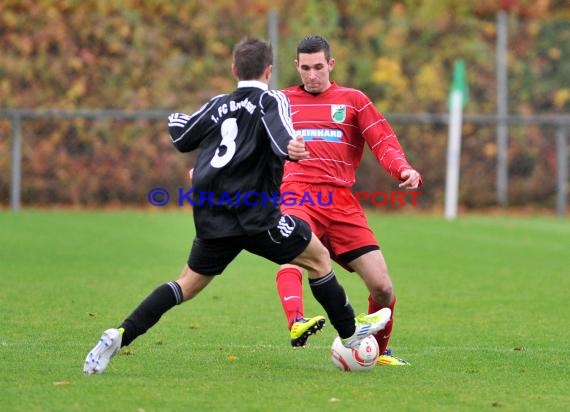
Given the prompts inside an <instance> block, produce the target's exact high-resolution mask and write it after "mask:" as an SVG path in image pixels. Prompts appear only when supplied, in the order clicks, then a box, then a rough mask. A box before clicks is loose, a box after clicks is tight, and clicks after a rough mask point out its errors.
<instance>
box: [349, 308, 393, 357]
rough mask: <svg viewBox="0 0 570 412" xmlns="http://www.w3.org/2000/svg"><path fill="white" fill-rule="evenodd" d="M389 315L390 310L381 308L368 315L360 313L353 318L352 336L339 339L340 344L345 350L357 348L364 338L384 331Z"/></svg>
mask: <svg viewBox="0 0 570 412" xmlns="http://www.w3.org/2000/svg"><path fill="white" fill-rule="evenodd" d="M391 315H392V311H391V310H390V308H383V309H380V310H379V311H378V312H374V313H371V314H369V315H365V314H362V313H361V314H360V315H358V316H357V317H356V318H355V321H356V330H355V331H354V333H353V334H352V336H350V337H348V338H344V339H341V340H342V344H343V345H344V346H345V347H347V348H355V347H357V346H358V345H359V344H360V342H361V341H362V339H364V338H365V337H366V336H369V335H373V334H375V333H377V332H379V331H381V330H382V329H384V328H385V327H386V324H387V323H388V322H389V321H390V316H391Z"/></svg>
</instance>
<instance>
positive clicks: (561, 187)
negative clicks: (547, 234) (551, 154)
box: [556, 124, 568, 216]
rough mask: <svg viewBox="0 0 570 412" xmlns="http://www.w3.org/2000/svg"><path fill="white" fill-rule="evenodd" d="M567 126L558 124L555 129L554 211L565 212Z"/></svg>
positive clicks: (566, 193)
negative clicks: (555, 182)
mask: <svg viewBox="0 0 570 412" xmlns="http://www.w3.org/2000/svg"><path fill="white" fill-rule="evenodd" d="M567 142H568V126H566V125H562V124H561V125H560V126H558V129H557V130H556V157H557V159H556V169H557V170H556V177H557V181H558V183H557V184H556V189H557V190H556V213H558V215H559V216H564V215H565V214H566V203H567V196H568V186H567V181H568V145H567Z"/></svg>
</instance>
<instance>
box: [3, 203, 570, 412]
mask: <svg viewBox="0 0 570 412" xmlns="http://www.w3.org/2000/svg"><path fill="white" fill-rule="evenodd" d="M369 219H370V223H371V225H372V227H373V228H374V229H375V232H376V235H377V237H378V238H379V239H380V241H381V242H382V247H383V250H384V254H385V256H386V258H387V260H388V264H389V266H390V271H391V274H392V278H393V280H394V284H395V287H396V292H397V295H398V306H397V307H396V323H395V328H394V332H393V335H392V341H391V346H392V348H393V349H394V351H395V353H396V354H397V355H398V356H401V357H403V358H405V359H407V360H409V361H410V362H411V364H412V365H411V366H410V367H377V368H375V369H373V370H372V371H370V372H365V373H343V372H340V371H338V370H336V369H335V368H334V366H333V364H332V362H331V361H330V358H329V353H328V351H329V346H330V343H331V342H332V340H333V338H334V330H333V328H332V327H330V326H328V327H327V328H325V330H324V331H323V332H322V333H321V334H319V335H318V336H316V337H313V338H311V340H310V341H309V343H310V346H309V347H308V348H306V349H301V350H293V349H291V348H290V347H289V344H288V331H287V329H286V321H285V317H284V315H283V314H282V311H281V306H280V303H279V301H278V299H277V295H276V292H275V282H274V278H275V269H276V267H275V265H273V264H271V263H269V262H266V261H264V260H262V259H261V258H258V257H255V256H252V255H249V254H246V253H244V254H242V255H241V256H240V257H239V258H238V259H237V260H236V261H235V262H234V264H233V265H232V266H231V267H230V268H229V269H228V270H227V271H226V272H225V273H224V274H223V275H222V276H221V277H220V278H219V279H216V280H215V281H214V282H213V283H212V284H211V285H210V287H208V288H207V289H206V290H205V291H204V292H203V293H202V294H201V295H199V296H198V297H197V298H196V299H195V300H193V301H190V302H188V303H185V304H184V305H182V306H180V307H176V308H175V309H173V310H172V311H170V312H169V313H168V314H166V315H165V316H164V317H163V319H162V320H161V322H160V323H159V324H158V325H157V326H156V327H155V328H153V329H152V330H151V331H149V332H148V333H147V334H146V335H144V336H142V337H140V338H139V339H138V340H137V341H135V342H134V343H133V344H132V345H131V346H130V348H128V350H125V349H123V351H122V352H121V354H120V355H119V356H117V357H116V358H114V359H113V361H112V362H111V365H110V366H109V368H108V369H107V371H106V373H105V374H103V375H97V376H92V377H86V376H83V373H82V366H83V360H84V358H85V355H86V353H87V352H88V351H89V349H90V348H91V347H92V346H93V345H94V344H95V343H96V341H97V339H98V338H99V335H100V334H101V332H102V331H103V330H104V329H106V328H108V327H113V326H116V325H118V324H119V323H120V321H122V320H123V318H124V317H125V316H127V315H128V314H129V313H130V311H131V310H132V309H133V308H134V307H135V305H137V304H138V303H139V301H140V300H141V299H142V298H144V297H145V296H146V295H147V294H148V293H149V292H150V291H151V290H153V289H154V288H155V287H156V286H158V285H159V284H162V283H164V282H165V281H168V280H172V279H175V278H176V277H177V276H178V273H179V271H180V269H181V268H182V266H183V265H184V263H185V260H186V256H187V253H188V250H189V247H190V244H191V240H192V238H193V232H194V230H193V224H192V220H191V215H190V214H189V213H187V212H185V213H181V212H173V211H166V212H163V211H160V210H159V211H154V212H142V211H141V212H130V211H121V212H63V211H25V212H22V213H19V214H12V213H10V212H7V211H4V212H0V245H1V247H0V319H1V323H0V362H1V364H0V366H1V374H0V410H1V411H134V412H142V411H145V412H150V411H298V410H305V411H373V410H374V411H566V410H569V409H570V389H569V388H570V360H569V358H570V344H569V340H570V308H569V307H570V305H569V302H570V299H569V297H570V293H569V291H570V269H569V268H570V220H568V219H558V218H554V217H540V218H539V217H475V216H468V217H462V218H460V219H459V220H458V221H456V222H446V221H445V220H443V219H442V218H440V217H433V216H409V215H380V214H378V215H373V214H370V215H369ZM337 274H338V276H339V279H340V280H341V282H342V283H343V284H344V286H345V289H346V290H347V292H348V294H349V296H350V298H351V302H352V304H353V306H354V307H355V310H357V311H360V312H361V311H365V310H366V294H365V290H364V286H363V284H362V282H361V281H360V280H359V279H358V278H357V277H356V276H355V275H353V274H347V273H346V272H344V271H342V270H340V269H339V270H337ZM305 297H306V312H307V314H309V315H313V314H319V313H322V311H321V309H320V307H319V306H318V304H317V303H316V302H315V300H314V298H313V297H312V295H311V294H310V291H309V289H308V287H307V285H305Z"/></svg>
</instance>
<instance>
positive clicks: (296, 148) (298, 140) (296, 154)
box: [287, 136, 309, 160]
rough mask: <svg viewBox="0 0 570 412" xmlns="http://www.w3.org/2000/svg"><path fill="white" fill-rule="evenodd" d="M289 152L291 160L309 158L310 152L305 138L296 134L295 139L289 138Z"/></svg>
mask: <svg viewBox="0 0 570 412" xmlns="http://www.w3.org/2000/svg"><path fill="white" fill-rule="evenodd" d="M287 152H288V153H289V159H291V160H302V159H308V158H309V152H308V151H307V147H306V145H305V140H304V139H303V137H302V136H296V137H295V138H294V139H291V140H289V144H288V145H287Z"/></svg>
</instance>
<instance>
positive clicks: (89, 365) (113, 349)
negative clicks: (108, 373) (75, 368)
mask: <svg viewBox="0 0 570 412" xmlns="http://www.w3.org/2000/svg"><path fill="white" fill-rule="evenodd" d="M122 335H123V331H122V330H120V329H107V330H106V331H105V332H103V334H102V335H101V338H99V342H97V344H96V345H95V346H94V347H93V349H91V351H90V352H89V353H88V354H87V357H86V358H85V364H84V365H83V373H84V374H86V375H93V374H94V373H103V372H104V371H105V369H107V366H108V365H109V362H110V361H111V358H112V357H113V356H115V355H116V354H117V353H118V352H119V349H121V337H122Z"/></svg>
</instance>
